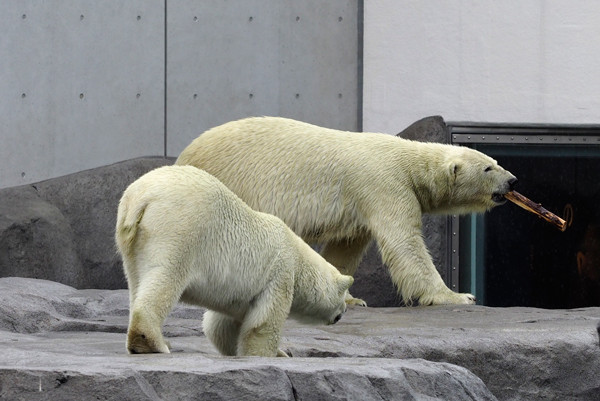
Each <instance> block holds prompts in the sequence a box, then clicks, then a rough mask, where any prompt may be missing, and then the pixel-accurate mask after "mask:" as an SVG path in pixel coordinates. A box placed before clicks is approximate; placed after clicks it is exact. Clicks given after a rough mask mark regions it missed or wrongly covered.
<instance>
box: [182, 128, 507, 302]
mask: <svg viewBox="0 0 600 401" xmlns="http://www.w3.org/2000/svg"><path fill="white" fill-rule="evenodd" d="M176 164H180V165H183V164H190V165H193V166H196V167H200V168H202V169H204V170H206V171H208V172H209V173H210V174H212V175H214V176H215V177H217V178H218V179H219V180H221V181H222V182H223V183H224V184H225V185H226V186H227V187H229V189H231V190H232V191H233V192H235V193H236V194H237V195H238V196H239V197H240V198H242V199H243V200H244V201H245V202H246V203H247V204H248V205H250V207H252V208H254V209H256V210H260V211H263V212H266V213H271V214H274V215H276V216H278V217H280V218H281V219H282V220H283V221H284V222H285V223H286V224H287V225H288V226H289V227H290V228H291V229H292V230H294V231H295V232H296V233H297V234H298V235H300V236H301V237H302V238H303V239H304V240H305V241H307V242H308V243H321V244H323V248H322V251H321V255H322V256H323V257H324V258H325V259H327V260H328V261H329V262H330V263H331V264H333V265H334V266H336V267H337V268H338V269H340V271H341V272H342V273H344V274H348V275H353V274H354V272H355V271H356V269H357V267H358V264H359V262H360V260H361V258H362V256H363V254H364V252H365V250H366V248H367V246H368V245H369V243H370V241H371V239H375V240H376V241H377V243H378V246H379V250H380V252H381V256H382V259H383V262H384V263H385V264H386V265H387V266H388V268H389V270H390V273H391V278H392V280H393V282H394V283H395V285H396V286H397V288H398V291H399V292H400V294H401V295H402V297H403V299H404V300H405V301H407V302H411V301H416V300H418V301H419V302H420V303H421V304H453V303H457V304H461V303H463V304H470V303H473V302H474V301H475V298H474V297H473V296H472V295H471V294H458V293H455V292H453V291H452V290H450V289H449V288H448V287H446V285H445V284H444V282H443V280H442V278H441V276H440V275H439V273H438V272H437V270H436V269H435V266H434V265H433V262H432V260H431V256H430V255H429V252H428V250H427V248H426V246H425V243H424V241H423V238H422V233H421V214H422V213H443V214H449V213H457V214H462V213H467V212H483V211H486V210H488V209H491V208H493V207H494V206H496V205H499V204H501V203H504V201H505V199H504V196H503V195H504V194H506V193H507V192H508V191H509V190H510V189H511V187H512V185H513V184H514V183H515V182H516V178H515V177H514V176H513V175H512V174H511V173H509V172H508V171H506V170H504V169H503V168H502V167H500V166H499V165H498V163H497V162H496V161H495V160H493V159H491V158H490V157H488V156H486V155H484V154H483V153H480V152H478V151H475V150H473V149H469V148H465V147H458V146H452V145H444V144H435V143H422V142H415V141H408V140H405V139H401V138H398V137H394V136H391V135H386V134H377V133H355V132H344V131H338V130H333V129H327V128H322V127H318V126H315V125H310V124H306V123H302V122H299V121H294V120H290V119H286V118H278V117H259V118H247V119H243V120H239V121H233V122H229V123H227V124H224V125H221V126H218V127H216V128H212V129H210V130H208V131H206V132H205V133H203V134H202V135H200V136H199V137H198V138H196V139H195V140H194V141H193V142H192V143H191V144H190V145H189V146H188V147H187V148H186V149H184V150H183V152H182V153H181V155H180V156H179V158H178V159H177V162H176ZM348 302H349V303H355V304H363V305H364V302H363V301H362V300H359V299H355V298H351V297H350V298H349V299H348Z"/></svg>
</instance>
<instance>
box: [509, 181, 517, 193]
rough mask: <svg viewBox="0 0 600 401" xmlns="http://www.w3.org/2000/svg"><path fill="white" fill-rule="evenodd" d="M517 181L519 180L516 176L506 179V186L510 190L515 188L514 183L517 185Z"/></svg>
mask: <svg viewBox="0 0 600 401" xmlns="http://www.w3.org/2000/svg"><path fill="white" fill-rule="evenodd" d="M517 182H519V180H517V179H516V178H511V179H510V180H508V187H509V188H510V190H511V191H512V190H513V189H515V185H517Z"/></svg>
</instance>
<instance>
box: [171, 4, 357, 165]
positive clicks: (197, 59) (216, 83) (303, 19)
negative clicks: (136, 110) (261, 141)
mask: <svg viewBox="0 0 600 401" xmlns="http://www.w3.org/2000/svg"><path fill="white" fill-rule="evenodd" d="M358 4H359V2H356V1H352V0H345V1H335V2H323V1H317V0H307V1H302V2H298V1H291V0H288V1H280V0H268V1H265V0H251V1H247V0H233V1H228V2H223V1H218V0H212V1H202V2H198V1H191V0H177V1H170V2H169V3H168V11H167V16H168V18H167V21H168V24H167V26H168V28H167V29H168V42H167V49H168V51H167V61H168V62H167V71H168V82H167V84H168V85H167V86H168V89H167V93H168V96H167V110H168V113H167V116H168V119H167V127H168V129H167V136H168V138H167V143H168V145H167V153H168V154H169V155H170V156H177V155H178V154H179V153H180V152H181V150H183V148H184V147H185V146H187V144H189V142H190V141H191V140H192V139H194V138H195V137H196V136H198V135H199V134H200V133H202V132H203V131H204V130H206V129H208V128H210V127H213V126H216V125H219V124H222V123H225V122H227V121H230V120H234V119H238V118H243V117H247V116H253V115H280V116H285V117H292V118H297V119H301V120H305V121H308V122H312V123H316V124H320V125H325V126H329V127H333V128H343V129H357V128H358V117H357V110H358V93H359V83H358V73H357V71H358V49H359V32H358Z"/></svg>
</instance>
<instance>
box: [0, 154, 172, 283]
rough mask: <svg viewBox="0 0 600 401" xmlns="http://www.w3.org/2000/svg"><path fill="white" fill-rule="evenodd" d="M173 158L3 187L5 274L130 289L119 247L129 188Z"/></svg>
mask: <svg viewBox="0 0 600 401" xmlns="http://www.w3.org/2000/svg"><path fill="white" fill-rule="evenodd" d="M171 163H173V160H172V159H163V158H158V157H155V158H140V159H134V160H129V161H125V162H122V163H116V164H112V165H110V166H106V167H100V168H96V169H92V170H86V171H82V172H79V173H76V174H70V175H67V176H64V177H59V178H55V179H51V180H47V181H43V182H39V183H36V184H31V185H23V186H19V187H12V188H5V189H1V190H0V277H6V276H19V277H32V278H40V279H48V280H54V281H58V282H61V283H65V284H69V285H72V286H75V287H77V288H113V289H114V288H125V287H126V283H125V278H124V276H123V273H122V269H121V262H120V260H119V258H118V257H117V254H116V249H115V246H114V239H113V238H114V229H115V228H114V227H115V221H116V215H117V205H118V202H119V199H120V198H121V195H122V193H123V191H124V190H125V188H126V187H127V186H128V185H129V184H130V183H131V182H133V181H134V180H135V179H137V178H138V177H139V176H141V175H142V174H144V173H146V172H147V171H149V170H151V169H153V168H156V167H159V166H162V165H165V164H171Z"/></svg>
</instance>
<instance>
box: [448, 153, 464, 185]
mask: <svg viewBox="0 0 600 401" xmlns="http://www.w3.org/2000/svg"><path fill="white" fill-rule="evenodd" d="M461 168H462V162H461V161H460V160H459V159H456V158H454V159H450V160H448V162H447V163H446V169H447V170H446V171H447V172H448V177H450V180H451V181H452V182H454V181H455V180H456V175H457V174H458V172H459V170H460V169H461Z"/></svg>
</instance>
